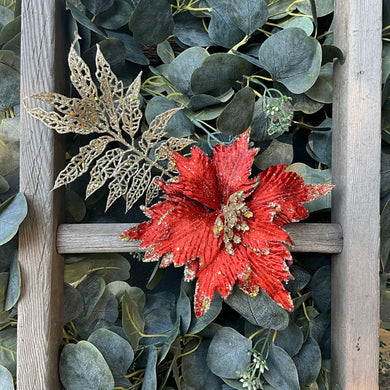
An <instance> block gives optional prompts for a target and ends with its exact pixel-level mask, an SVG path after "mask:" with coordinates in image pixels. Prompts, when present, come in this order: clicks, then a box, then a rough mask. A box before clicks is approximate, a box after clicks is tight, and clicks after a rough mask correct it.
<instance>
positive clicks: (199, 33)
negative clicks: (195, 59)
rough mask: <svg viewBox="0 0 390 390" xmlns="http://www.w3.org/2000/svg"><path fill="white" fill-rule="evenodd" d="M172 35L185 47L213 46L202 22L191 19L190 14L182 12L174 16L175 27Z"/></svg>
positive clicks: (198, 19)
mask: <svg viewBox="0 0 390 390" xmlns="http://www.w3.org/2000/svg"><path fill="white" fill-rule="evenodd" d="M173 33H174V35H175V37H176V38H178V39H179V41H180V42H182V43H184V44H185V45H187V46H192V47H193V46H200V47H206V46H211V45H212V44H213V42H212V40H211V39H210V37H209V35H208V33H207V31H206V30H205V28H204V26H203V23H202V20H201V19H200V18H195V17H193V16H192V15H191V14H190V13H188V12H184V13H180V14H179V15H177V16H175V27H174V29H173Z"/></svg>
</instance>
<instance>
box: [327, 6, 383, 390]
mask: <svg viewBox="0 0 390 390" xmlns="http://www.w3.org/2000/svg"><path fill="white" fill-rule="evenodd" d="M381 7H382V1H381V0H361V1H359V2H358V1H356V0H336V1H335V19H334V21H335V24H334V40H335V44H336V45H337V46H338V47H339V48H340V49H341V50H342V51H343V53H344V56H345V58H346V61H345V64H344V65H342V66H340V64H338V63H336V64H335V69H334V92H333V99H334V102H333V163H332V168H333V182H334V184H335V185H336V187H335V189H334V190H333V193H332V198H333V204H332V222H334V223H339V224H341V225H342V228H343V236H344V247H343V252H342V253H341V254H339V255H336V256H334V261H333V265H332V374H331V375H332V389H333V388H334V387H335V385H336V384H339V385H340V386H341V388H342V389H343V390H374V389H375V390H377V389H378V353H379V352H378V342H379V337H378V330H379V185H380V174H379V172H380V142H381V140H380V136H381V134H380V132H381V130H380V127H381V123H380V121H381V112H380V111H381V27H382V14H381Z"/></svg>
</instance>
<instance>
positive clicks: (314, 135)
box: [306, 118, 332, 167]
mask: <svg viewBox="0 0 390 390" xmlns="http://www.w3.org/2000/svg"><path fill="white" fill-rule="evenodd" d="M321 125H329V126H330V128H332V120H331V119H330V118H328V119H325V121H324V122H322V124H321ZM306 150H307V152H308V153H309V154H310V156H311V157H312V158H313V159H314V160H316V161H318V162H320V163H322V164H325V165H327V166H328V167H330V166H331V165H332V130H328V131H312V132H311V133H310V135H309V140H308V143H307V146H306Z"/></svg>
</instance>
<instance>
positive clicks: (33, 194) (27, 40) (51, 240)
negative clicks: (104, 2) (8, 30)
mask: <svg viewBox="0 0 390 390" xmlns="http://www.w3.org/2000/svg"><path fill="white" fill-rule="evenodd" d="M61 10H63V4H62V3H61V2H60V1H56V0H23V2H22V42H21V98H22V99H23V98H25V97H27V96H31V95H32V94H33V93H37V92H41V91H54V90H56V87H57V85H56V84H57V83H56V80H55V74H56V73H57V74H60V75H61V74H63V73H61V70H62V68H63V62H64V61H63V58H58V59H57V58H56V55H55V51H56V52H57V53H60V54H63V53H64V51H62V53H61V47H62V46H63V44H62V42H63V34H62V27H61V26H62V25H63V22H62V20H63V18H62V17H61V15H59V12H61ZM57 11H58V12H57ZM61 64H62V65H61ZM21 120H22V131H21V140H20V141H21V142H20V143H21V153H20V190H21V191H22V192H24V193H25V195H26V197H27V201H28V207H29V210H28V216H27V219H26V220H25V222H24V223H23V224H22V226H21V229H20V234H19V261H20V266H21V272H22V292H21V298H20V301H19V303H18V339H17V382H18V383H17V386H18V390H56V389H59V388H60V385H59V380H58V347H59V343H60V340H61V337H62V310H63V309H62V308H63V304H62V294H63V261H62V258H61V257H60V256H58V255H57V254H56V240H55V239H56V229H57V225H58V220H59V215H58V214H59V210H60V209H61V207H60V204H59V201H60V199H59V193H58V191H55V192H51V188H52V187H53V183H54V179H55V175H56V173H57V172H58V163H57V162H58V161H57V157H56V156H58V157H62V155H63V154H62V153H58V146H59V145H58V143H57V142H56V137H55V135H54V132H51V131H49V130H48V129H47V128H45V126H43V125H42V124H40V123H38V121H36V120H33V119H32V118H31V117H29V116H28V115H27V114H26V112H25V110H24V109H22V112H21Z"/></svg>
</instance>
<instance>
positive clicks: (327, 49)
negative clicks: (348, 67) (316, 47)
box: [321, 45, 345, 65]
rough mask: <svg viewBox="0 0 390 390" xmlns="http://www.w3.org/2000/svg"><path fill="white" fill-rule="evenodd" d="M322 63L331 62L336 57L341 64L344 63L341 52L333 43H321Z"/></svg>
mask: <svg viewBox="0 0 390 390" xmlns="http://www.w3.org/2000/svg"><path fill="white" fill-rule="evenodd" d="M321 49H322V63H321V65H324V64H326V63H328V62H333V59H335V58H337V59H338V60H339V62H340V64H341V65H343V64H344V61H345V58H344V55H343V52H342V51H341V50H340V49H339V48H338V47H337V46H334V45H322V46H321Z"/></svg>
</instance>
